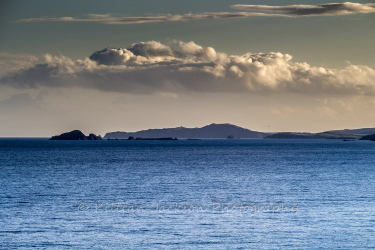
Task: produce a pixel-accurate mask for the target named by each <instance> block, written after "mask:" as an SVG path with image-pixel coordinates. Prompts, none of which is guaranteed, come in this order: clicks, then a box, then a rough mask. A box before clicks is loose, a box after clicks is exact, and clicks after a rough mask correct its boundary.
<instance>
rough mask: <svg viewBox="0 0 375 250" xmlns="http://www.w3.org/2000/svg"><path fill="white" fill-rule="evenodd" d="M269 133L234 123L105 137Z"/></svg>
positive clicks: (186, 136)
mask: <svg viewBox="0 0 375 250" xmlns="http://www.w3.org/2000/svg"><path fill="white" fill-rule="evenodd" d="M266 135H267V134H265V133H262V132H257V131H252V130H249V129H245V128H241V127H238V126H236V125H232V124H227V123H226V124H215V123H213V124H210V125H207V126H204V127H202V128H184V127H177V128H163V129H148V130H141V131H138V132H120V131H118V132H109V133H106V134H105V136H104V138H105V139H108V138H111V139H127V138H128V137H129V136H132V137H135V138H137V137H143V138H160V137H173V138H227V137H228V136H233V137H234V138H263V137H265V136H266Z"/></svg>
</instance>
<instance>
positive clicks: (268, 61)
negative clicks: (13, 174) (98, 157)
mask: <svg viewBox="0 0 375 250" xmlns="http://www.w3.org/2000/svg"><path fill="white" fill-rule="evenodd" d="M374 30H375V3H374V2H370V1H356V2H327V1H315V0H311V1H290V0H284V1H280V0H277V1H276V0H274V1H268V0H263V1H252V0H215V1H212V0H211V1H208V0H199V1H197V0H189V1H182V0H158V1H155V0H121V1H120V0H107V1H97V0H91V1H87V0H80V1H77V0H75V1H71V0H64V1H60V0H58V1H49V0H34V1H29V0H2V1H0V137H49V136H52V135H56V134H61V133H63V132H67V131H71V130H74V129H80V130H81V131H83V132H84V133H86V134H88V133H95V134H100V135H104V134H105V133H106V132H113V131H126V132H134V131H138V130H143V129H149V128H166V127H179V126H183V127H202V126H205V125H208V124H211V123H231V124H235V125H238V126H241V127H244V128H248V129H251V130H255V131H261V132H279V131H291V132H292V131H294V132H321V131H326V130H333V129H350V128H363V127H375V113H374V112H373V110H374V109H375V99H374V97H375V60H374V58H375V47H374V44H375V32H374Z"/></svg>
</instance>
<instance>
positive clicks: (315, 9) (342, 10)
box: [17, 2, 375, 24]
mask: <svg viewBox="0 0 375 250" xmlns="http://www.w3.org/2000/svg"><path fill="white" fill-rule="evenodd" d="M372 6H375V4H374V3H368V4H360V3H351V2H345V3H327V4H319V5H287V6H270V5H245V4H236V5H232V6H230V7H231V8H232V9H237V10H242V11H259V12H205V13H199V14H192V13H189V14H183V15H164V16H138V17H117V16H112V15H110V14H89V15H87V17H86V18H78V17H39V18H27V19H20V20H18V21H17V22H19V23H23V22H26V23H32V22H94V23H102V24H139V23H154V22H175V21H190V20H199V19H228V18H249V17H287V18H291V17H301V16H338V15H352V14H368V13H374V12H375V8H373V7H372Z"/></svg>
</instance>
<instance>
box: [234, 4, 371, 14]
mask: <svg viewBox="0 0 375 250" xmlns="http://www.w3.org/2000/svg"><path fill="white" fill-rule="evenodd" d="M371 6H375V3H368V4H360V3H351V2H345V3H327V4H318V5H287V6H269V5H246V4H236V5H232V6H231V7H232V8H233V9H238V10H247V11H261V12H266V13H268V12H271V13H274V12H276V13H285V14H288V15H297V16H327V15H328V16H335V15H350V14H358V13H374V12H375V8H373V7H371Z"/></svg>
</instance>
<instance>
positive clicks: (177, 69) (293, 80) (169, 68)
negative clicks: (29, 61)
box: [0, 41, 375, 96]
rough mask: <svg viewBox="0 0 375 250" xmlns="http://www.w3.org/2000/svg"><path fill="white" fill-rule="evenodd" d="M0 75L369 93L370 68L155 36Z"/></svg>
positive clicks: (136, 85) (205, 88)
mask: <svg viewBox="0 0 375 250" xmlns="http://www.w3.org/2000/svg"><path fill="white" fill-rule="evenodd" d="M44 60H45V62H44V63H42V64H35V65H33V66H32V67H29V68H27V69H22V70H18V71H16V72H14V73H13V74H9V75H7V76H5V77H2V78H0V84H2V85H8V86H13V87H15V88H38V87H52V88H53V87H59V88H69V87H81V88H90V89H97V90H101V91H111V92H122V93H133V94H156V93H161V92H165V93H175V94H178V93H194V92H208V93H219V92H221V93H228V92H232V93H281V92H287V93H301V94H309V95H310V94H327V95H372V96H373V95H375V70H374V69H372V68H370V67H368V66H364V65H349V66H347V67H345V68H342V69H330V68H323V67H315V66H311V65H309V64H308V63H306V62H302V63H299V62H293V61H292V56H291V55H288V54H282V53H274V52H270V53H256V54H252V53H247V54H244V55H231V56H229V55H227V54H225V53H220V52H217V51H216V50H215V49H214V48H212V47H202V46H200V45H198V44H196V43H194V42H188V43H185V42H176V44H174V46H166V45H164V44H161V43H159V42H156V41H150V42H140V43H135V44H132V45H130V46H129V47H128V48H126V49H124V48H106V49H103V50H100V51H97V52H95V53H93V54H92V55H91V56H89V57H88V58H85V59H83V60H71V59H70V58H67V57H64V56H59V57H56V56H51V55H46V56H45V59H44Z"/></svg>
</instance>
